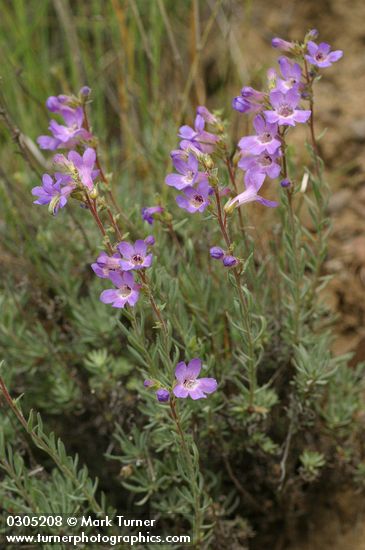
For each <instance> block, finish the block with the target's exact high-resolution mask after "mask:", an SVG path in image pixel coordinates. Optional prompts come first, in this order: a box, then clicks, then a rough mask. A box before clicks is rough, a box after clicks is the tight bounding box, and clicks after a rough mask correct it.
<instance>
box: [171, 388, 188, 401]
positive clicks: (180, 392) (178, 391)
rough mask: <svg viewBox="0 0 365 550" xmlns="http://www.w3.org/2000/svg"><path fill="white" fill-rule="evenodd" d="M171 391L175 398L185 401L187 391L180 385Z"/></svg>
mask: <svg viewBox="0 0 365 550" xmlns="http://www.w3.org/2000/svg"><path fill="white" fill-rule="evenodd" d="M172 391H173V393H174V395H175V396H176V397H181V398H182V399H185V397H187V396H188V394H189V392H188V390H187V389H186V388H184V386H183V385H182V384H177V386H175V387H174V389H173V390H172Z"/></svg>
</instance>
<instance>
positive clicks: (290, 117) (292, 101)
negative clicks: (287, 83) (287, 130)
mask: <svg viewBox="0 0 365 550" xmlns="http://www.w3.org/2000/svg"><path fill="white" fill-rule="evenodd" d="M299 101H300V94H299V92H298V90H296V89H295V88H292V89H291V90H288V91H287V92H286V93H283V92H280V91H279V90H273V91H272V92H270V103H271V105H272V106H273V107H274V110H273V111H265V117H266V120H267V121H268V122H270V123H271V124H273V123H275V122H277V123H278V124H279V126H295V123H296V122H307V120H308V119H309V117H310V116H311V112H310V111H309V110H302V109H297V106H298V104H299Z"/></svg>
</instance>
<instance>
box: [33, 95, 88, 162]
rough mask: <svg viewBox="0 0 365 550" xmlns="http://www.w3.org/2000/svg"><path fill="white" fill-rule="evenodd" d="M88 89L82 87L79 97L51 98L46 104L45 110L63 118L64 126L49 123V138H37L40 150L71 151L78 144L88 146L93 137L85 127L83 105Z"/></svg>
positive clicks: (54, 122)
mask: <svg viewBox="0 0 365 550" xmlns="http://www.w3.org/2000/svg"><path fill="white" fill-rule="evenodd" d="M90 92H91V90H90V88H88V87H87V86H84V87H83V88H81V90H80V92H79V96H78V97H76V96H67V95H59V96H51V97H49V98H48V100H47V102H46V106H47V109H48V110H49V111H51V113H54V114H56V115H59V116H60V117H62V118H63V122H64V124H59V123H58V122H57V121H56V120H51V121H50V123H49V127H48V129H49V131H50V133H51V134H52V135H51V136H39V138H38V139H37V142H38V145H39V146H40V148H41V149H49V150H51V151H54V150H55V149H73V148H75V147H76V146H77V145H80V144H88V143H89V142H90V141H91V140H92V139H93V136H92V134H91V133H90V132H89V130H88V129H87V128H86V127H85V113H84V109H83V105H84V104H85V102H86V100H87V98H88V96H89V95H90Z"/></svg>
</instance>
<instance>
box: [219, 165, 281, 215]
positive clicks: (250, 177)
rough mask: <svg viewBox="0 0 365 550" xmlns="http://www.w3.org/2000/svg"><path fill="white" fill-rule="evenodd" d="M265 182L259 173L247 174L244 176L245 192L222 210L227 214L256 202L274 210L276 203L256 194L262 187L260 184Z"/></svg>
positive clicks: (230, 201)
mask: <svg viewBox="0 0 365 550" xmlns="http://www.w3.org/2000/svg"><path fill="white" fill-rule="evenodd" d="M264 181H265V174H263V173H260V172H247V173H246V175H245V186H246V190H245V191H243V193H240V194H239V195H237V196H236V197H235V198H234V199H231V200H229V201H228V202H227V203H226V204H225V206H224V210H225V211H226V212H227V213H229V212H231V211H232V210H233V209H234V208H236V207H238V206H241V205H242V204H246V203H249V202H254V201H257V202H259V203H261V204H263V205H264V206H268V207H270V208H274V207H275V206H277V205H278V204H277V202H274V201H269V200H267V199H264V198H263V197H261V196H260V195H259V194H258V192H259V190H260V189H261V187H262V184H263V183H264Z"/></svg>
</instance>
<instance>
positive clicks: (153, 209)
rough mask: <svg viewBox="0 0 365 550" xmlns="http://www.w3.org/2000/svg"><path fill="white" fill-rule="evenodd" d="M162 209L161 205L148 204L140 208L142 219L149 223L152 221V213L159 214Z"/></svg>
mask: <svg viewBox="0 0 365 550" xmlns="http://www.w3.org/2000/svg"><path fill="white" fill-rule="evenodd" d="M163 211H164V209H163V208H162V206H148V207H144V208H142V212H141V213H142V220H144V221H145V222H147V223H149V224H150V225H152V224H153V222H154V215H155V214H161V213H162V212H163Z"/></svg>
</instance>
